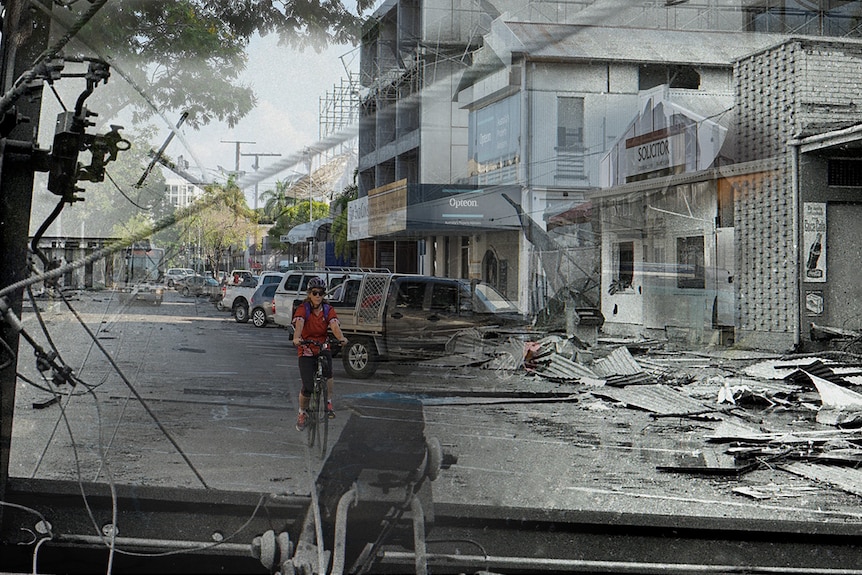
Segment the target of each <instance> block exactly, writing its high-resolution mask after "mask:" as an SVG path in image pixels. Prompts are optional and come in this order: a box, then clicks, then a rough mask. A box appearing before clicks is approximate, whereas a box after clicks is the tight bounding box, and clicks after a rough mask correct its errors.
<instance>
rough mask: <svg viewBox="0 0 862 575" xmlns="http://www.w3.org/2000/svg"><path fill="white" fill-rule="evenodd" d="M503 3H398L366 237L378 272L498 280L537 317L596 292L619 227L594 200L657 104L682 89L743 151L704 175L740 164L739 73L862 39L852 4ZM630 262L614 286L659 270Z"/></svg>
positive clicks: (674, 99)
mask: <svg viewBox="0 0 862 575" xmlns="http://www.w3.org/2000/svg"><path fill="white" fill-rule="evenodd" d="M503 4H505V3H501V2H494V1H493V0H491V1H489V2H481V3H479V2H476V3H466V2H464V3H458V4H457V6H456V7H455V8H452V4H451V3H449V2H447V3H445V5H444V3H440V2H436V1H434V0H425V1H420V0H412V1H409V2H407V1H401V2H397V1H394V0H393V1H390V2H386V3H384V5H383V6H382V7H381V8H380V10H378V12H377V13H376V14H375V18H374V19H373V24H372V25H371V26H370V27H369V28H368V30H367V31H366V34H365V36H364V38H363V64H362V77H361V81H362V85H363V86H364V89H365V91H364V93H363V99H362V113H361V119H360V143H359V156H360V158H359V170H360V199H359V200H358V201H357V202H355V203H354V205H352V206H351V211H352V213H351V232H350V236H351V239H358V240H360V261H361V263H362V264H363V265H368V266H371V265H375V266H385V267H391V268H393V269H396V270H398V271H419V272H424V273H432V274H438V275H450V276H461V277H470V278H476V279H483V280H485V281H489V282H491V283H495V284H496V285H497V286H498V287H500V288H501V289H502V290H503V291H504V292H505V293H507V295H509V297H511V298H512V299H514V300H516V301H517V302H518V304H519V306H520V307H521V309H522V310H523V311H526V312H534V311H537V310H538V309H541V308H542V307H543V306H544V305H545V304H546V303H547V300H548V298H549V297H550V296H551V295H553V294H555V293H559V291H560V289H561V288H562V287H564V286H573V285H574V286H576V287H577V290H578V291H582V292H583V291H587V290H588V289H594V288H596V284H597V282H593V284H592V285H589V284H590V276H591V275H595V276H596V277H597V275H598V273H599V272H598V270H595V274H594V270H593V265H594V261H596V259H597V257H596V256H595V254H597V253H598V246H599V242H598V241H597V238H598V237H600V236H599V234H600V233H601V231H602V230H600V229H599V228H598V222H599V221H603V220H599V219H598V218H596V217H590V215H591V214H592V216H595V214H596V213H598V212H597V210H596V209H593V210H592V211H591V210H590V206H591V204H590V202H589V199H590V198H591V196H592V195H593V194H594V193H595V191H597V190H598V189H599V188H600V186H601V185H602V184H603V183H604V184H605V185H608V184H609V183H610V179H609V178H610V175H609V174H605V176H602V174H603V171H602V167H603V165H610V164H609V163H606V164H602V159H603V158H605V156H606V155H607V154H608V153H609V152H610V151H611V150H612V149H614V147H615V146H616V145H617V144H618V142H619V141H620V138H622V137H623V136H625V135H626V134H629V135H630V136H631V135H635V134H637V135H639V136H643V135H644V133H643V132H642V131H641V127H642V126H641V125H638V127H637V128H636V129H635V130H632V122H634V121H635V118H637V117H639V116H643V114H644V112H645V110H644V108H643V106H644V103H645V102H646V100H649V98H645V91H648V90H650V89H654V88H658V87H660V86H666V87H665V88H660V95H661V98H660V100H661V101H662V102H664V104H663V105H664V106H666V107H667V109H668V110H671V109H676V110H677V111H678V115H679V117H681V118H687V119H688V121H689V122H695V123H697V122H701V123H702V124H703V125H709V126H710V129H712V130H714V132H715V134H720V135H721V137H722V138H729V139H730V142H729V143H728V144H727V146H728V148H727V149H726V150H725V151H722V149H721V147H715V154H714V155H713V157H711V158H709V162H708V163H707V164H704V163H702V162H701V163H695V164H693V167H692V169H694V166H697V169H698V170H706V169H713V168H716V167H718V166H720V165H721V164H722V163H724V164H727V163H730V162H733V161H738V158H735V157H732V156H733V154H730V156H728V157H723V156H722V154H725V153H729V152H727V150H730V149H732V148H730V143H732V142H733V140H734V138H735V131H734V130H733V129H732V128H733V126H732V125H730V119H731V118H732V108H733V103H734V93H735V87H734V81H733V63H734V62H735V61H737V60H739V59H742V58H744V57H746V56H747V55H748V54H751V53H757V52H760V51H762V50H763V49H765V48H768V47H769V46H770V45H773V44H776V43H779V42H781V41H782V40H783V37H781V36H779V35H776V34H773V33H783V32H789V31H793V32H795V31H803V32H805V33H811V34H821V35H827V34H846V35H854V34H858V30H857V26H856V24H855V23H856V22H859V21H862V20H860V16H862V8H860V6H859V5H858V3H851V2H831V3H828V4H827V3H824V2H820V3H810V2H804V3H802V2H793V1H789V0H788V1H780V2H779V1H774V0H772V1H766V0H764V1H762V2H757V1H754V2H742V1H738V0H727V1H714V0H701V1H695V0H692V1H689V2H683V3H666V5H661V6H659V5H658V3H639V4H638V5H633V4H632V3H630V2H616V1H583V2H527V3H523V2H521V3H518V4H519V6H503ZM671 4H673V5H671ZM504 13H505V15H503V14H504ZM650 101H651V102H652V104H651V105H653V104H656V103H657V102H658V101H659V100H658V99H656V98H655V97H653V98H652V100H650ZM653 112H654V110H652V111H651V112H650V113H653ZM712 116H715V118H714V121H710V122H709V123H706V122H703V120H704V119H708V120H712V119H713V118H711V117H712ZM701 143H703V142H701ZM712 147H714V146H711V149H712ZM670 175H679V174H670ZM603 177H606V179H605V180H604V181H603V180H602V178H603ZM616 183H619V182H616ZM629 185H635V184H632V183H629ZM639 185H641V186H643V185H645V184H643V183H641V184H639ZM716 201H717V200H716ZM598 205H599V204H598V203H593V204H592V207H593V208H596V207H597V206H598ZM619 209H624V208H619ZM710 209H711V208H710ZM708 211H709V210H708ZM655 213H658V212H655ZM710 217H711V216H710ZM704 219H705V217H704ZM727 227H730V226H727ZM524 232H526V233H524ZM630 233H636V232H635V231H634V230H630ZM728 237H729V236H727V235H723V236H722V239H720V240H717V241H713V243H712V244H710V245H719V244H721V245H722V246H726V245H727V244H726V242H727V240H726V238H728ZM618 243H627V242H618ZM686 245H687V244H686ZM698 245H699V244H698ZM730 245H735V244H734V243H733V240H731V243H730ZM690 247H691V250H693V249H694V247H697V246H690ZM707 247H709V246H706V245H705V247H704V250H706V249H707ZM605 248H607V246H605ZM728 249H730V248H728ZM579 250H580V253H578V252H579ZM675 250H676V248H674V250H672V251H674V253H675ZM691 250H687V251H691ZM683 251H686V250H683ZM713 251H714V250H713ZM731 251H732V252H733V250H731ZM614 253H617V252H616V251H614V252H605V256H606V257H605V259H604V261H605V262H606V264H607V265H605V272H607V273H606V274H605V275H606V276H607V277H606V283H607V284H609V282H610V281H613V279H614V278H613V273H614V272H610V271H608V270H610V269H617V270H618V268H619V267H620V266H619V265H617V266H616V268H614V266H613V265H612V262H613V261H615V260H614V257H616V261H617V262H619V261H620V258H622V261H624V262H627V261H628V259H627V258H633V259H632V261H634V259H635V258H640V260H641V261H645V260H644V252H643V251H642V250H641V251H639V252H638V253H637V254H635V252H634V250H631V251H629V250H626V249H623V250H621V251H619V253H618V254H617V255H616V256H614V255H613V254H614ZM656 253H661V251H660V250H659V252H655V250H654V251H653V256H652V257H654V256H655V254H656ZM665 253H669V251H668V250H667V249H666V250H665ZM723 253H724V252H723ZM733 253H734V255H735V253H736V252H733ZM573 254H574V255H573ZM730 259H734V258H730ZM626 265H628V264H626ZM626 265H624V266H623V267H626ZM608 278H610V279H608ZM617 279H618V278H617ZM604 288H605V289H603V291H602V294H601V295H602V297H603V298H604V297H605V296H606V294H607V289H608V288H609V285H605V286H604ZM722 291H723V292H724V291H726V290H722ZM623 295H625V294H623ZM714 295H715V294H713V296H714ZM598 297H599V293H598V290H597V289H594V295H593V297H592V298H591V299H592V300H593V301H597V300H598ZM706 299H707V295H706V294H704V295H702V296H701V298H700V301H702V302H705V301H706ZM713 300H714V297H713ZM713 304H714V301H711V302H710V305H709V306H706V304H704V305H703V306H702V307H703V309H704V310H706V309H707V307H709V314H710V318H711V316H712V313H713V307H714V306H713ZM698 305H700V304H698ZM730 305H732V306H735V305H736V304H730ZM648 307H651V306H648ZM617 309H618V310H619V309H620V306H619V305H618V306H617ZM723 309H724V308H723ZM734 309H736V308H734ZM703 313H706V311H704V312H703ZM642 314H643V312H642V311H641V317H642ZM617 315H619V312H618V314H617ZM623 315H625V314H623ZM722 315H723V316H724V315H725V314H724V313H723V312H722ZM610 319H611V320H612V321H611V324H613V323H614V322H613V318H610ZM618 319H623V318H622V317H619V318H618ZM638 321H640V324H642V323H643V320H642V319H641V320H638ZM638 321H633V322H631V321H630V319H623V321H621V322H620V323H634V324H637V323H638Z"/></svg>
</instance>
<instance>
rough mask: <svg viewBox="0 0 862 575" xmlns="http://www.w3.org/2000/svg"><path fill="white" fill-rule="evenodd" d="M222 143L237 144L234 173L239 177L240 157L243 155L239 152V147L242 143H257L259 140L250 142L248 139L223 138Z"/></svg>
mask: <svg viewBox="0 0 862 575" xmlns="http://www.w3.org/2000/svg"><path fill="white" fill-rule="evenodd" d="M221 143H222V144H236V162H235V165H236V167H235V168H234V170H235V171H234V173H235V174H236V175H237V177H239V157H240V155H241V154H240V153H239V147H240V146H241V145H242V144H256V143H257V142H249V141H246V140H222V141H221Z"/></svg>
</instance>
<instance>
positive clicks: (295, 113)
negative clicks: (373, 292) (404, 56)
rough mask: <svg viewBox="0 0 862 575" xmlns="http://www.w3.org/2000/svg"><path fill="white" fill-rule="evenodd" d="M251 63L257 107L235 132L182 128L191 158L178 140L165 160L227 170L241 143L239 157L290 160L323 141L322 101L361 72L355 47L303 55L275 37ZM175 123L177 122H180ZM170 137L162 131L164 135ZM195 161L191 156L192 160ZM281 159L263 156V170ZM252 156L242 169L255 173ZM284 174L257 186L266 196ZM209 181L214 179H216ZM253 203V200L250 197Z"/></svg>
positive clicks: (252, 51)
mask: <svg viewBox="0 0 862 575" xmlns="http://www.w3.org/2000/svg"><path fill="white" fill-rule="evenodd" d="M248 54H249V63H248V68H247V70H246V72H245V74H244V77H243V79H242V81H243V82H244V83H248V84H249V85H251V86H252V88H253V89H254V91H255V93H256V95H257V97H258V105H257V107H256V108H255V109H254V110H253V111H252V112H251V113H250V114H249V115H248V116H246V117H245V118H244V119H243V120H242V121H241V122H240V123H239V124H238V125H237V126H236V127H235V128H233V129H229V128H228V127H227V126H226V125H224V124H218V123H213V124H210V125H209V126H207V127H205V128H203V129H201V130H199V131H196V130H192V129H190V128H187V129H181V133H182V134H183V136H184V139H185V142H186V143H188V144H189V147H191V153H189V152H188V151H187V150H186V148H185V146H184V145H183V142H182V141H180V140H174V141H173V142H172V143H171V144H170V147H169V148H168V150H167V151H166V153H167V155H168V156H169V157H171V158H177V157H178V156H179V155H181V154H182V155H184V156H185V158H186V159H187V160H189V161H190V163H191V164H192V167H191V168H190V170H194V167H195V165H196V162H195V160H197V161H199V162H200V163H201V164H202V165H203V166H204V167H206V168H208V169H213V170H215V169H217V167H218V166H221V167H223V168H225V169H227V170H234V169H235V167H236V144H234V143H225V142H231V141H237V140H239V141H241V142H255V143H254V144H251V143H241V144H240V152H241V154H249V153H260V154H281V155H282V156H283V157H286V156H288V155H290V154H292V153H294V152H298V151H301V150H302V149H303V148H304V147H306V146H308V145H310V144H313V143H315V142H316V141H317V140H318V139H319V109H320V99H321V98H323V97H325V95H326V94H327V93H328V92H331V91H333V89H334V86H336V85H338V84H340V82H341V80H342V79H346V78H347V70H348V69H350V70H351V71H353V72H356V71H358V69H359V51H358V48H354V47H353V46H349V45H345V46H332V47H330V48H329V49H327V50H325V51H323V52H320V53H317V52H315V51H314V50H306V51H303V52H299V51H296V50H293V49H290V48H283V47H279V46H277V37H276V36H275V35H274V34H271V35H269V36H267V37H264V38H256V39H255V40H253V41H252V44H251V46H250V48H249V51H248ZM178 119H179V118H176V119H175V120H178ZM167 133H168V131H167V129H165V130H164V134H163V136H166V135H167ZM190 156H191V157H190ZM276 160H278V158H277V157H274V156H273V157H260V159H259V162H260V167H261V168H264V167H266V166H267V165H269V164H270V163H272V162H274V161H276ZM253 164H254V158H253V157H250V156H248V157H240V170H245V171H253V170H252V166H253ZM289 175H290V173H289V172H286V173H282V174H280V175H278V176H275V177H273V178H269V179H268V180H266V181H264V182H262V183H261V184H259V191H260V192H263V191H264V190H265V189H267V187H271V186H272V184H273V182H274V181H275V180H276V179H285V178H287V177H288V176H289ZM211 177H215V174H212V175H211ZM249 199H251V196H249Z"/></svg>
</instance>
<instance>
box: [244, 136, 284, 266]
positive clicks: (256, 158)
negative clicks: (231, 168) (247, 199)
mask: <svg viewBox="0 0 862 575" xmlns="http://www.w3.org/2000/svg"><path fill="white" fill-rule="evenodd" d="M238 149H239V148H237V150H238ZM240 155H241V156H254V164H252V166H251V167H252V168H254V171H255V172H257V170H258V168H260V157H261V156H280V155H281V154H276V153H263V152H259V153H252V154H240ZM257 184H258V182H257V178H255V181H254V212H255V214H257ZM257 234H258V230H257V229H255V231H254V245H255V248H254V249H255V251H257V240H258V236H257ZM265 255H266V251H264V256H265Z"/></svg>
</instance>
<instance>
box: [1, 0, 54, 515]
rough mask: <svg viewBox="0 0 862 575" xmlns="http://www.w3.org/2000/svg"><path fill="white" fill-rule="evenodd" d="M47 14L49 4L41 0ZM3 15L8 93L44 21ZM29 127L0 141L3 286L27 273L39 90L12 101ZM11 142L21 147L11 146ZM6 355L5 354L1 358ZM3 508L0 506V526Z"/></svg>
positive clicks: (10, 399) (31, 58)
mask: <svg viewBox="0 0 862 575" xmlns="http://www.w3.org/2000/svg"><path fill="white" fill-rule="evenodd" d="M41 1H42V3H43V4H45V5H46V6H47V7H48V10H50V9H51V8H50V7H51V5H52V4H53V3H52V2H50V1H48V0H41ZM4 8H5V9H4V11H3V31H2V38H0V42H2V46H0V48H2V49H0V53H2V55H3V61H2V71H0V90H2V92H3V93H4V94H6V93H7V92H9V90H10V89H11V88H12V86H13V85H14V83H15V80H16V79H17V78H19V77H20V76H21V75H22V74H23V73H25V72H27V71H28V70H29V69H30V67H31V66H32V65H33V64H34V63H35V62H36V58H37V57H38V56H39V55H40V54H41V53H42V51H43V50H44V49H45V48H46V47H47V46H48V32H49V21H48V17H47V16H45V15H44V14H42V13H41V12H40V11H38V10H31V9H30V2H29V1H27V0H6V2H5V3H4ZM13 104H14V106H15V107H16V111H17V112H18V114H20V115H21V116H25V117H27V118H29V122H28V123H23V124H20V125H18V126H16V127H15V128H14V129H12V130H11V132H9V134H8V136H7V137H6V138H4V139H3V140H0V246H3V249H2V250H0V277H2V278H3V282H4V285H9V284H12V283H15V282H16V281H19V280H22V279H24V278H25V277H26V276H27V275H28V274H29V271H28V269H27V237H28V235H29V232H30V206H31V203H32V199H33V194H32V191H33V162H32V159H33V153H32V150H31V149H28V148H27V147H26V146H27V145H28V144H29V143H31V142H32V141H33V137H34V134H38V133H39V114H40V110H41V105H42V88H41V86H39V87H37V88H34V89H33V90H32V91H30V92H28V94H27V97H23V98H18V99H17V100H16V101H14V102H13ZM13 141H17V142H19V143H21V144H23V145H18V146H15V145H13V144H12V142H13ZM22 295H23V291H22V290H19V291H17V292H15V293H14V294H12V296H11V297H10V302H9V303H10V308H11V309H12V311H13V313H15V314H16V315H17V316H19V317H20V314H21V297H22ZM0 337H2V338H3V340H4V341H5V342H6V345H8V347H9V349H10V350H12V351H13V352H14V353H15V355H16V356H17V355H18V333H17V332H16V331H15V330H14V329H12V328H10V327H8V326H6V325H2V326H0ZM5 355H7V354H6V353H4V356H5ZM9 359H10V361H9V363H8V365H6V366H5V367H3V368H2V369H0V501H3V500H5V498H6V482H7V479H8V476H9V449H10V447H11V441H12V417H13V414H14V410H15V387H16V383H17V377H16V370H17V363H18V362H17V360H16V357H11V358H9ZM2 519H3V507H2V506H0V525H2Z"/></svg>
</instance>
